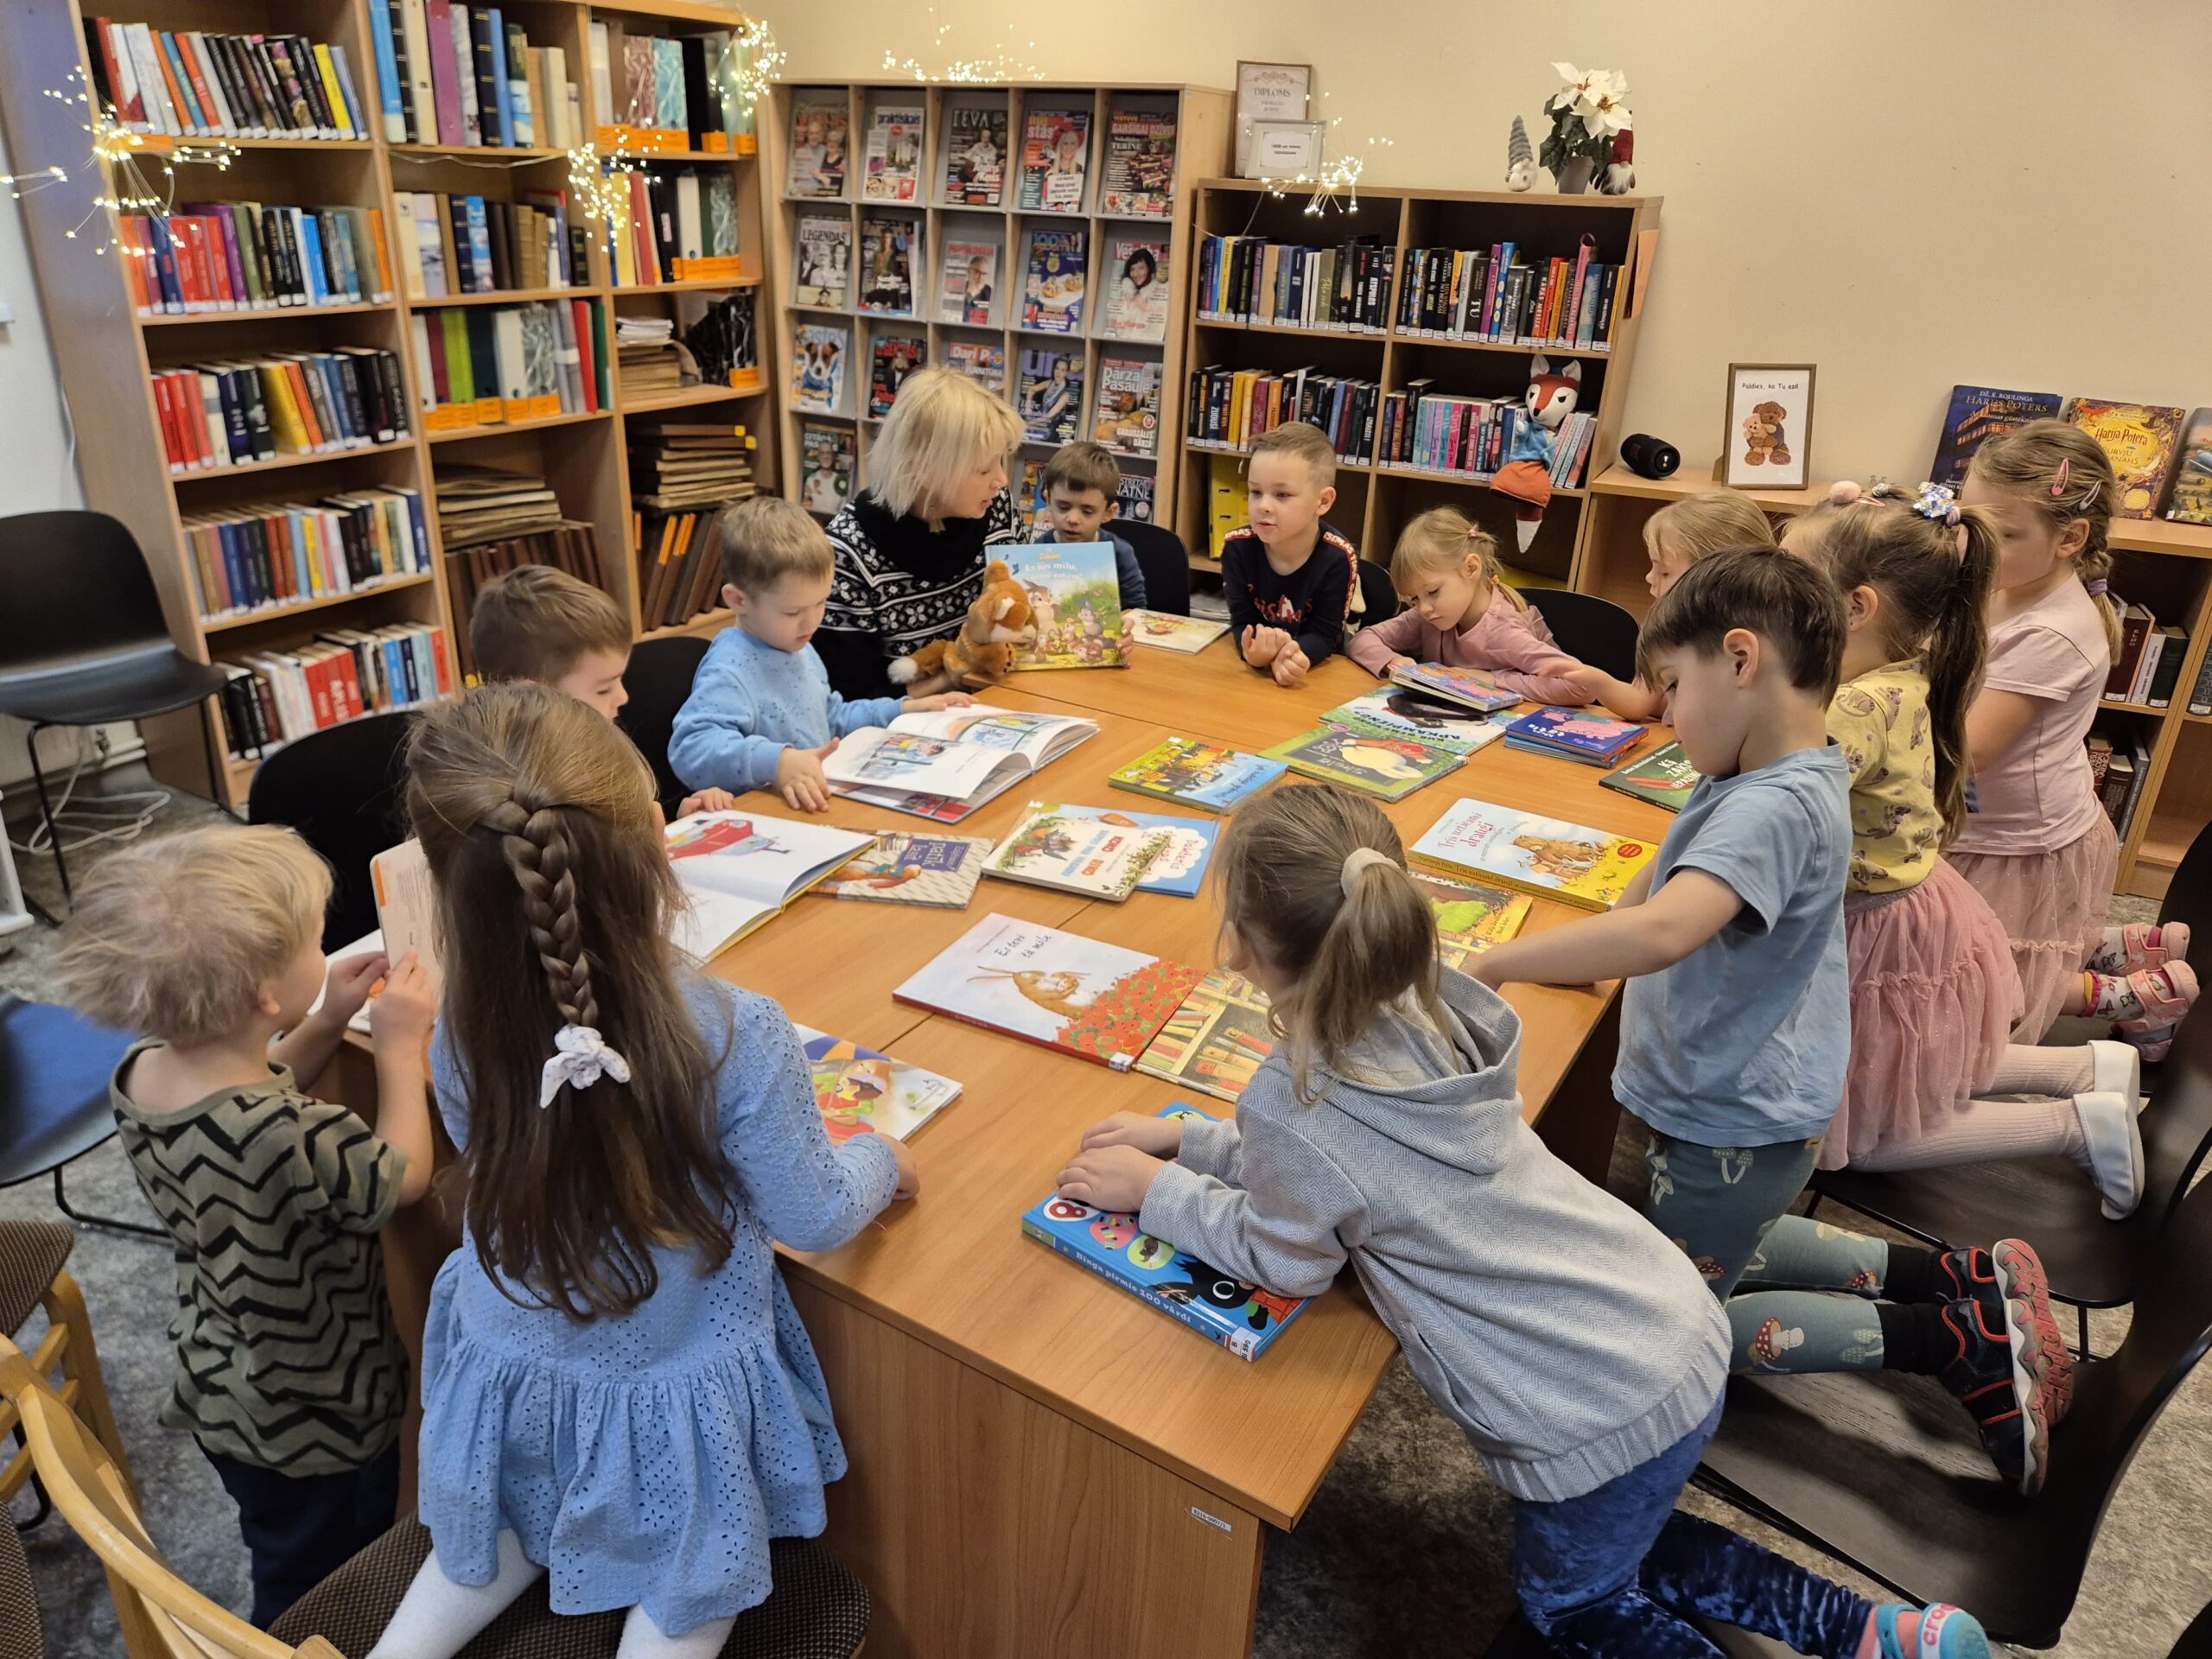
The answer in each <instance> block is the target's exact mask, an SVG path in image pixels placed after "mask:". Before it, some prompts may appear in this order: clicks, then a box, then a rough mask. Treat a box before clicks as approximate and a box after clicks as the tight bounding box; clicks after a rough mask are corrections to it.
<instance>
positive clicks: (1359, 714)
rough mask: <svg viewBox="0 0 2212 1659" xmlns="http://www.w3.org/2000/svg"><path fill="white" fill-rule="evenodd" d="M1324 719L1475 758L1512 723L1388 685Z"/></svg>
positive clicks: (1354, 729) (1507, 717)
mask: <svg viewBox="0 0 2212 1659" xmlns="http://www.w3.org/2000/svg"><path fill="white" fill-rule="evenodd" d="M1321 718H1322V719H1323V720H1325V721H1328V722H1329V724H1330V725H1332V726H1341V727H1343V728H1344V729H1345V730H1346V731H1351V732H1364V733H1367V734H1369V735H1370V736H1375V737H1402V738H1410V739H1411V740H1412V741H1414V742H1416V743H1426V744H1427V745H1428V746H1429V747H1432V748H1438V749H1449V750H1451V751H1452V753H1455V754H1472V753H1474V752H1475V751H1476V750H1477V749H1479V748H1481V747H1484V745H1486V744H1490V743H1494V742H1496V741H1497V740H1498V739H1499V738H1501V737H1503V736H1504V735H1505V728H1507V727H1508V726H1510V725H1511V724H1512V723H1513V720H1512V716H1510V715H1499V714H1487V715H1485V714H1478V713H1477V712H1476V711H1475V710H1474V709H1470V708H1468V707H1467V706H1466V705H1465V704H1464V703H1457V702H1433V701H1432V700H1431V699H1429V698H1427V697H1423V696H1416V695H1415V694H1414V693H1413V692H1411V691H1401V690H1397V689H1395V687H1393V686H1388V685H1378V686H1376V688H1375V690H1372V691H1369V692H1365V693H1363V694H1362V695H1361V696H1357V697H1354V698H1353V699H1352V700H1351V702H1340V703H1338V705H1337V706H1336V707H1335V708H1333V709H1329V710H1327V711H1326V712H1325V713H1324V714H1323V715H1322V716H1321Z"/></svg>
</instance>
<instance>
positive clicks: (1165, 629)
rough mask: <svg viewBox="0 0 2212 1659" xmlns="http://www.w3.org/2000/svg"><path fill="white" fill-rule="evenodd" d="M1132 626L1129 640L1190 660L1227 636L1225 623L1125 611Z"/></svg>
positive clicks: (1199, 618)
mask: <svg viewBox="0 0 2212 1659" xmlns="http://www.w3.org/2000/svg"><path fill="white" fill-rule="evenodd" d="M1122 615H1124V616H1125V617H1127V618H1128V619H1129V620H1130V622H1131V623H1132V624H1133V626H1131V627H1130V629H1129V638H1130V639H1132V640H1134V641H1135V643H1136V644H1138V645H1150V646H1153V647H1154V649H1155V650H1159V651H1173V652H1179V653H1180V654H1182V655H1183V656H1185V657H1189V656H1192V655H1193V654H1194V653H1196V652H1201V651H1204V650H1205V648H1206V647H1207V646H1208V645H1211V644H1212V643H1213V642H1214V641H1215V640H1217V639H1220V638H1221V636H1222V635H1223V634H1224V633H1227V632H1229V624H1228V623H1226V622H1214V621H1210V620H1207V619H1206V618H1205V617H1203V616H1171V615H1169V614H1168V613H1166V612H1165V611H1124V612H1123V613H1122Z"/></svg>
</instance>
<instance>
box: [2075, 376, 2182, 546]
mask: <svg viewBox="0 0 2212 1659" xmlns="http://www.w3.org/2000/svg"><path fill="white" fill-rule="evenodd" d="M2064 418H2066V419H2067V420H2069V421H2071V422H2073V423H2074V424H2075V425H2076V426H2078V427H2080V428H2081V429H2082V430H2083V431H2084V432H2087V433H2088V435H2090V436H2091V437H2093V438H2094V439H2095V440H2096V441H2097V442H2098V444H2099V445H2100V446H2101V448H2103V450H2104V452H2105V454H2106V455H2107V457H2108V458H2110V460H2111V461H2112V469H2113V472H2114V473H2115V474H2118V475H2119V479H2120V499H2119V501H2118V502H2116V503H2115V504H2114V505H2113V517H2114V518H2155V517H2156V516H2157V515H2158V505H2159V503H2160V502H2161V501H2162V500H2164V498H2165V493H2166V482H2167V480H2169V479H2170V478H2171V476H2172V474H2173V467H2174V453H2175V451H2176V449H2177V448H2178V447H2179V445H2180V442H2181V429H2182V423H2183V421H2184V420H2186V419H2187V418H2188V416H2187V414H2186V412H2185V411H2183V410H2178V409H2171V408H2168V407H2166V406H2165V405H2164V404H2114V403H2107V402H2106V401H2104V400H2103V399H2102V398H2098V397H2070V398H2069V399H2067V403H2066V412H2065V417H2064Z"/></svg>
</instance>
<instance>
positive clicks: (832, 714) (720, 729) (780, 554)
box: [668, 495, 975, 812]
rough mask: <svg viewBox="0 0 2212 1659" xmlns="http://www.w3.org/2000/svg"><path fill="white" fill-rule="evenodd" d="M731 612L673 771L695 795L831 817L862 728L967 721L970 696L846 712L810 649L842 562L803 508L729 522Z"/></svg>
mask: <svg viewBox="0 0 2212 1659" xmlns="http://www.w3.org/2000/svg"><path fill="white" fill-rule="evenodd" d="M721 538H722V579H723V587H722V602H723V603H724V604H725V605H728V607H730V608H731V609H732V610H733V611H734V612H735V613H737V626H735V627H733V628H726V629H724V630H723V631H722V632H721V634H719V635H718V636H716V638H715V643H714V644H713V645H710V646H709V647H708V650H707V657H706V660H705V661H704V662H702V663H701V664H699V673H698V676H697V677H696V678H695V679H694V680H693V681H692V682H691V695H690V696H689V697H688V698H686V699H685V700H684V703H683V708H682V709H680V710H678V711H677V716H676V729H675V730H674V732H672V733H671V734H670V737H669V741H668V763H669V765H670V766H671V767H673V768H674V769H675V772H676V775H677V777H679V778H681V779H683V781H684V783H685V784H687V785H692V786H695V787H703V786H708V785H713V786H715V787H718V788H722V789H732V790H747V789H769V788H773V789H775V790H777V791H779V792H780V793H781V794H782V796H783V798H784V799H785V801H786V802H787V803H789V804H791V805H792V806H794V807H797V808H798V809H800V810H804V811H808V812H821V811H825V810H828V808H829V779H826V778H824V777H823V775H822V757H823V755H825V754H827V753H829V751H830V750H832V749H834V748H836V747H837V740H838V739H839V738H841V737H849V736H850V735H851V734H853V733H855V732H856V731H858V730H860V729H861V727H863V726H887V725H888V724H890V723H891V721H893V720H895V719H896V718H897V717H898V716H899V713H900V711H901V710H906V711H908V712H912V713H916V714H918V713H921V712H923V711H925V710H927V709H959V708H964V707H966V706H967V705H968V704H969V703H972V702H975V699H974V698H973V697H970V696H965V695H963V694H962V693H960V692H957V691H953V692H947V693H944V695H942V696H934V697H907V698H906V699H905V700H903V701H901V700H900V699H899V698H898V697H869V698H866V699H864V700H862V701H861V702H846V701H845V699H844V698H843V697H842V696H838V694H837V693H836V692H835V691H833V690H830V689H829V671H828V670H827V669H825V668H823V665H822V658H820V657H819V656H817V655H816V653H815V651H814V647H813V646H812V645H811V644H810V643H809V642H810V641H811V640H812V639H813V638H814V631H815V630H816V629H817V628H818V627H820V626H822V615H823V611H824V610H825V609H826V608H827V607H828V605H829V587H830V576H831V574H832V571H833V569H835V564H834V561H835V555H834V554H833V553H832V551H831V550H830V546H829V537H827V536H825V535H823V533H822V526H821V525H819V524H816V523H815V522H814V520H813V518H810V516H809V515H808V513H807V511H806V509H805V508H804V507H802V506H800V505H798V503H797V502H795V501H785V500H781V499H778V498H777V497H774V496H770V495H756V496H754V497H753V498H752V499H749V500H746V501H741V502H739V503H738V504H737V505H735V506H734V507H732V508H730V509H729V511H728V512H725V513H724V514H723V515H722V522H721Z"/></svg>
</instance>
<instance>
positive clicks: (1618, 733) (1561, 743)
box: [1505, 709, 1650, 766]
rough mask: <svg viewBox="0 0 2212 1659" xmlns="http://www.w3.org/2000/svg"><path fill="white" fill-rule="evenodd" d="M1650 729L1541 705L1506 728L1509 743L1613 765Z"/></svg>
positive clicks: (1587, 763) (1588, 762) (1584, 761)
mask: <svg viewBox="0 0 2212 1659" xmlns="http://www.w3.org/2000/svg"><path fill="white" fill-rule="evenodd" d="M1649 729H1650V728H1649V727H1648V726H1639V725H1637V723H1636V722H1635V721H1632V720H1615V719H1613V718H1612V717H1611V716H1610V715H1600V714H1592V713H1591V712H1589V711H1587V710H1586V709H1537V710H1536V712H1535V714H1533V715H1522V717H1521V718H1520V719H1519V720H1516V721H1514V722H1513V723H1512V724H1511V725H1510V726H1509V727H1507V728H1505V747H1507V748H1509V749H1525V750H1527V751H1528V752H1529V753H1531V754H1548V755H1551V756H1554V758H1556V759H1558V760H1579V761H1580V762H1581V763H1582V764H1583V765H1584V766H1611V765H1612V764H1613V762H1614V761H1616V760H1619V759H1620V758H1621V756H1622V755H1624V754H1625V753H1628V751H1629V750H1630V749H1632V748H1634V747H1636V745H1637V741H1639V740H1640V739H1642V737H1643V734H1645V733H1646V732H1647V731H1649Z"/></svg>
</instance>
